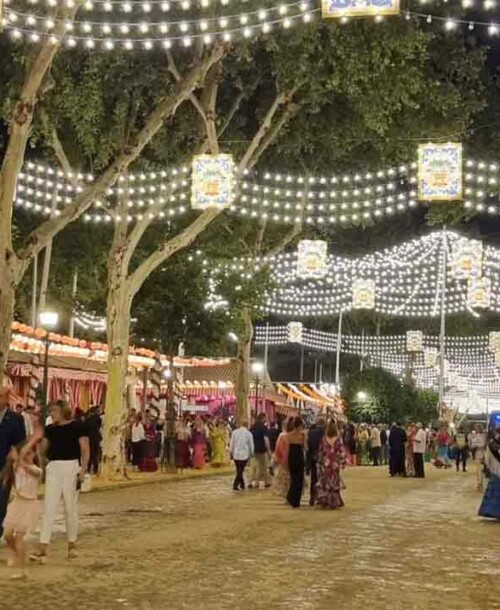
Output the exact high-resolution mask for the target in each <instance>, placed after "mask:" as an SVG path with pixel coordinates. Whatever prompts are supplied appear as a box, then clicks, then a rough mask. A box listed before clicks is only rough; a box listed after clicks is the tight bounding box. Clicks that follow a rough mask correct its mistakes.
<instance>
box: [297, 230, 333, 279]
mask: <svg viewBox="0 0 500 610" xmlns="http://www.w3.org/2000/svg"><path fill="white" fill-rule="evenodd" d="M327 251H328V244H327V242H326V241H322V240H320V239H316V240H310V239H303V240H302V241H300V242H299V248H298V257H297V275H298V277H300V278H302V279H320V278H322V277H325V275H326V274H327V273H328V263H327Z"/></svg>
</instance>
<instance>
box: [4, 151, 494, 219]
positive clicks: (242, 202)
mask: <svg viewBox="0 0 500 610" xmlns="http://www.w3.org/2000/svg"><path fill="white" fill-rule="evenodd" d="M416 168H417V164H416V163H412V164H408V165H400V166H398V167H392V168H388V169H385V170H378V171H376V172H367V173H363V174H362V173H353V174H345V175H330V176H307V177H305V176H301V175H291V174H283V173H270V172H262V173H259V172H255V171H252V172H249V171H245V172H243V175H242V176H241V177H240V178H239V179H238V197H237V198H236V199H235V200H233V201H232V203H231V205H230V206H229V209H228V211H229V213H230V214H232V215H237V216H240V217H242V218H249V219H252V218H255V219H257V218H262V219H266V220H269V221H272V222H275V223H282V224H287V225H291V224H294V223H297V222H300V221H301V219H302V207H303V202H304V197H306V199H307V204H306V206H305V209H304V218H303V221H304V224H305V225H306V226H309V225H310V226H319V227H322V226H325V225H328V226H339V227H347V226H349V225H352V224H354V223H355V224H359V223H360V222H378V221H381V220H383V219H386V218H391V217H393V216H394V215H395V214H402V213H404V212H405V211H407V210H409V209H412V208H414V207H415V206H417V205H419V202H418V199H417V191H416V186H417V175H416ZM464 170H465V174H464V202H463V206H464V208H466V209H468V210H473V211H475V212H477V213H486V214H490V215H495V216H497V215H499V213H500V204H499V201H498V194H497V192H498V184H499V183H500V174H499V167H498V166H497V165H496V164H494V163H490V164H487V163H483V162H480V161H479V162H478V161H474V160H472V159H467V160H466V161H465V163H464ZM93 180H94V176H92V175H91V174H87V175H85V174H78V173H70V174H68V175H66V174H64V172H62V170H61V169H60V168H59V167H57V166H54V167H52V166H47V165H44V164H41V163H38V164H35V163H33V162H27V163H26V164H25V166H24V167H23V171H22V172H21V175H20V176H19V183H18V189H17V193H16V200H15V205H16V208H21V209H23V210H25V211H27V212H28V213H34V214H41V215H46V216H50V214H51V212H52V204H53V203H54V204H55V215H56V216H57V215H59V214H60V213H61V212H62V210H63V209H64V207H65V206H66V205H67V204H68V203H70V202H71V201H72V199H73V198H74V196H75V194H77V193H78V192H80V191H81V189H82V188H84V187H85V186H86V185H88V184H89V183H91V182H92V181H93ZM75 183H76V185H75ZM191 190H192V185H191V168H190V167H189V166H187V165H185V166H180V167H174V168H165V169H159V170H157V171H150V172H134V171H131V172H129V173H128V175H127V178H126V179H125V178H124V177H121V178H120V179H119V181H118V183H117V184H116V185H115V186H114V187H112V188H110V189H109V190H108V192H107V194H108V195H109V197H110V198H111V199H113V197H112V196H120V197H123V196H126V197H127V206H128V210H127V220H128V221H129V222H134V221H135V220H141V219H142V218H144V217H145V216H149V217H150V218H151V219H155V220H156V219H158V220H159V221H162V220H174V219H176V218H177V217H179V216H181V215H183V214H186V213H187V212H188V211H189V209H190V206H189V199H190V196H191ZM158 204H161V205H158ZM457 205H462V204H457ZM108 206H109V204H108V203H103V201H100V200H98V201H96V202H94V204H93V205H92V206H91V208H90V209H89V210H88V211H87V212H86V213H85V214H84V215H83V217H82V218H83V219H84V220H85V221H87V222H90V221H93V222H96V223H110V222H112V221H114V220H118V219H119V215H117V214H116V212H115V210H114V209H113V208H112V207H108Z"/></svg>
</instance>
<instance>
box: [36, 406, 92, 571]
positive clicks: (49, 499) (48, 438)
mask: <svg viewBox="0 0 500 610" xmlns="http://www.w3.org/2000/svg"><path fill="white" fill-rule="evenodd" d="M49 412H50V416H51V418H52V423H51V424H50V425H49V426H47V427H46V428H45V435H44V439H43V450H44V452H45V455H46V458H47V460H48V464H47V467H46V476H45V502H44V512H43V519H42V531H41V534H40V548H39V550H38V552H37V553H36V554H34V555H31V556H30V559H32V560H34V561H39V562H40V563H45V561H46V559H47V549H48V545H49V543H50V539H51V536H52V529H53V527H54V520H55V518H56V515H57V512H58V509H59V506H60V504H61V499H62V501H63V505H64V515H65V519H66V535H67V537H68V559H75V558H76V557H77V551H76V540H77V535H78V510H77V504H78V490H79V488H80V485H81V482H82V481H83V477H84V475H85V473H86V472H87V465H88V461H89V437H88V432H87V429H86V426H85V424H84V423H83V422H80V421H75V420H73V419H72V417H73V414H72V411H71V407H70V406H69V405H68V403H67V402H66V401H64V400H58V401H56V402H53V403H51V404H50V405H49Z"/></svg>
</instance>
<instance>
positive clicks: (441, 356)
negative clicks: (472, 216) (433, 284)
mask: <svg viewBox="0 0 500 610" xmlns="http://www.w3.org/2000/svg"><path fill="white" fill-rule="evenodd" d="M441 248H442V253H441V327H440V332H439V352H440V353H439V416H440V417H441V415H442V412H443V401H444V360H445V339H446V272H447V253H448V252H447V251H448V240H447V236H446V226H444V227H443V238H442V246H441Z"/></svg>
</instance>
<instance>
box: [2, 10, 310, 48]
mask: <svg viewBox="0 0 500 610" xmlns="http://www.w3.org/2000/svg"><path fill="white" fill-rule="evenodd" d="M35 6H36V4H35ZM86 6H87V10H88V11H91V10H92V9H93V5H92V4H91V3H87V5H86ZM103 6H104V5H103ZM106 6H113V5H112V3H106ZM124 6H125V7H129V8H130V10H127V9H123V7H124ZM138 6H140V7H141V8H142V9H143V10H142V13H143V14H142V15H141V19H140V20H139V21H134V20H129V19H128V18H127V17H126V16H127V15H129V14H130V13H132V12H133V9H134V7H138ZM146 6H147V7H150V8H152V7H153V6H155V7H159V8H160V9H161V11H162V12H163V13H167V12H168V11H169V10H170V8H171V5H170V3H168V2H161V3H154V4H153V3H150V2H143V3H141V4H138V3H136V4H132V3H130V2H124V3H122V9H123V10H122V14H121V15H120V16H119V17H118V18H116V17H115V20H113V19H109V20H107V21H106V22H104V21H103V20H102V16H103V14H104V16H105V17H107V16H108V14H111V13H112V12H113V11H105V12H104V13H102V12H101V13H100V14H99V17H100V19H99V20H98V21H94V20H91V19H88V20H84V21H81V20H80V18H79V17H77V18H76V19H75V20H74V21H69V22H65V23H64V24H63V25H64V26H65V30H66V33H65V35H64V37H63V39H62V40H63V42H64V44H66V45H67V46H68V47H75V46H76V45H77V44H83V45H84V46H85V47H86V48H87V49H94V48H102V49H103V50H112V49H115V48H120V49H124V50H127V51H131V50H133V49H136V48H138V49H143V50H150V49H153V48H155V47H157V46H158V45H159V46H161V47H163V48H165V49H169V48H171V47H172V45H173V44H176V43H177V44H181V45H182V46H184V47H190V46H191V45H192V44H194V43H195V42H197V41H198V40H200V41H202V42H203V43H204V44H206V45H210V44H212V43H213V42H214V41H216V40H222V41H225V42H229V41H231V40H232V39H233V38H238V37H239V38H251V37H254V36H258V35H260V34H267V33H269V32H270V31H272V29H273V28H275V27H281V28H285V29H287V28H290V27H292V26H293V25H295V24H296V23H297V22H299V21H300V22H305V23H307V22H309V21H310V20H311V18H312V15H313V14H314V13H317V12H319V9H314V8H313V9H311V10H310V7H309V4H308V2H307V1H305V0H300V1H298V2H292V3H288V4H281V5H279V6H276V5H274V6H270V7H267V8H259V9H257V10H253V11H248V12H245V13H239V14H220V15H217V16H207V17H205V18H202V19H199V18H196V19H190V18H189V17H187V18H185V19H176V18H174V19H171V20H168V19H165V18H163V19H162V20H161V21H156V20H151V19H150V16H151V15H150V13H151V10H144V7H146ZM178 6H179V7H181V8H182V3H181V4H179V5H178ZM30 8H32V7H30ZM184 10H187V9H184ZM132 18H133V15H132ZM153 19H156V18H155V17H154V18H153ZM2 22H3V27H4V29H5V30H7V31H9V32H10V34H11V36H12V37H13V38H14V39H20V38H23V37H27V38H28V39H29V40H31V41H32V42H39V41H40V40H42V39H43V38H44V37H48V38H49V40H53V42H54V43H55V42H58V40H59V38H58V37H57V36H56V35H55V34H54V33H53V32H54V31H55V28H56V26H57V25H58V22H59V21H58V19H57V18H54V17H51V16H50V15H47V14H38V13H36V12H35V11H34V10H31V11H30V12H24V11H16V10H14V9H12V8H10V7H6V8H5V11H4V17H3V20H2Z"/></svg>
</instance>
